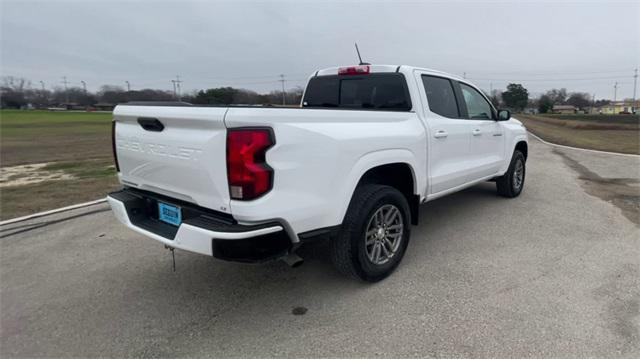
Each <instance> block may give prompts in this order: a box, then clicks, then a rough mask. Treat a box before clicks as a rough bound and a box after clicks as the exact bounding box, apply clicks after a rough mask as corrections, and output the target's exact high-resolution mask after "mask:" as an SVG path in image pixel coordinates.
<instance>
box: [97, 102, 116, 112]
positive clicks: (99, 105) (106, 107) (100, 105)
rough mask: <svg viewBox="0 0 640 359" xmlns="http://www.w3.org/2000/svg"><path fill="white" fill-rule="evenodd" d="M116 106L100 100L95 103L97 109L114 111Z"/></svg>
mask: <svg viewBox="0 0 640 359" xmlns="http://www.w3.org/2000/svg"><path fill="white" fill-rule="evenodd" d="M114 107H116V106H115V105H114V104H112V103H107V102H98V103H97V104H95V105H93V108H95V109H96V110H97V111H113V108H114Z"/></svg>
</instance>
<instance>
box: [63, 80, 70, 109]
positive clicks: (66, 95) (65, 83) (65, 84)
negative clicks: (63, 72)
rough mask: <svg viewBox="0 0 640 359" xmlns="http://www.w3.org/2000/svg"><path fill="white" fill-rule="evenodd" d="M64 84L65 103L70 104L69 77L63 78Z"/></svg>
mask: <svg viewBox="0 0 640 359" xmlns="http://www.w3.org/2000/svg"><path fill="white" fill-rule="evenodd" d="M62 83H63V84H64V102H66V103H69V91H67V84H68V83H69V81H67V76H62Z"/></svg>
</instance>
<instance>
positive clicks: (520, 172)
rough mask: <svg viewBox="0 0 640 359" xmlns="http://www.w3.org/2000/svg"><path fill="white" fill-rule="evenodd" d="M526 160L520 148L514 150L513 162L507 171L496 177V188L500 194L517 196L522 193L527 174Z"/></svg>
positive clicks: (511, 196) (508, 196)
mask: <svg viewBox="0 0 640 359" xmlns="http://www.w3.org/2000/svg"><path fill="white" fill-rule="evenodd" d="M525 164H526V160H525V158H524V154H522V152H520V151H519V150H515V151H514V152H513V157H512V158H511V163H510V164H509V169H508V170H507V172H506V173H505V174H504V175H502V176H501V177H498V178H497V179H496V188H497V189H498V194H499V195H501V196H503V197H507V198H515V197H518V196H519V195H520V193H521V192H522V189H523V188H524V180H525V174H526V166H525Z"/></svg>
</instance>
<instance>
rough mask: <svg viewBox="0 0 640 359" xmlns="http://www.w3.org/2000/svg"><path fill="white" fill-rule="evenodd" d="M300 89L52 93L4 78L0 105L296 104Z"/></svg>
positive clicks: (108, 89) (77, 90)
mask: <svg viewBox="0 0 640 359" xmlns="http://www.w3.org/2000/svg"><path fill="white" fill-rule="evenodd" d="M302 91H303V90H302V88H301V87H295V88H292V89H289V90H286V91H285V92H284V96H283V92H282V91H275V90H274V91H271V92H269V93H266V94H260V93H258V92H256V91H252V90H247V89H239V88H233V87H219V88H210V89H206V90H199V91H192V92H190V93H186V94H182V95H181V96H179V97H178V96H176V95H175V94H174V93H173V92H172V91H166V90H157V89H142V90H130V91H128V90H126V89H125V88H123V87H121V86H113V85H104V86H102V87H100V89H99V90H98V91H96V92H92V91H86V90H84V89H83V88H79V87H70V88H67V89H64V88H62V87H57V88H54V89H53V90H48V89H39V88H34V87H33V86H31V83H30V82H29V81H28V80H26V79H23V78H15V77H11V76H8V77H4V78H3V79H2V83H1V84H0V106H1V107H2V108H27V107H32V108H47V107H59V106H65V105H73V106H78V107H86V108H90V107H92V106H95V105H99V104H104V105H116V104H118V103H124V102H130V101H184V102H189V103H193V104H209V105H218V104H219V105H227V104H238V105H240V104H242V105H281V104H282V103H283V97H284V102H285V103H286V104H289V105H292V104H298V103H300V99H301V98H302Z"/></svg>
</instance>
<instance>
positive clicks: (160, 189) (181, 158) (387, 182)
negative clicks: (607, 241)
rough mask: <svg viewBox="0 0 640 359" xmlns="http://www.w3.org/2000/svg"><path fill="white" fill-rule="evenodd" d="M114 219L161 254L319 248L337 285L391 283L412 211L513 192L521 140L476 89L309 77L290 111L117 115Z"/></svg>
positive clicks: (379, 71)
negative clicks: (486, 191) (164, 250)
mask: <svg viewBox="0 0 640 359" xmlns="http://www.w3.org/2000/svg"><path fill="white" fill-rule="evenodd" d="M113 148H114V155H115V161H116V167H117V169H118V177H119V179H120V182H121V183H122V184H123V189H122V190H121V191H118V192H114V193H111V194H109V196H108V201H109V203H110V205H111V207H112V209H113V212H114V213H115V216H116V217H117V218H118V220H120V221H121V222H122V223H124V224H125V225H126V226H128V227H129V228H131V229H133V230H134V231H137V232H139V233H142V234H143V235H146V236H148V237H151V238H153V239H155V240H157V241H159V242H161V243H163V244H165V245H166V246H168V247H169V248H179V249H183V250H187V251H191V252H195V253H201V254H204V255H209V256H213V257H216V258H220V259H225V260H231V261H240V262H261V261H266V260H272V259H285V260H286V259H289V260H290V259H291V258H298V257H297V256H296V255H295V251H296V249H298V248H299V247H300V246H301V245H302V244H304V243H305V242H308V241H312V240H315V239H318V238H329V239H330V241H331V243H330V247H331V255H332V259H333V261H334V263H335V265H336V267H337V268H338V269H339V270H340V271H341V272H343V273H345V274H347V275H350V276H353V277H356V278H360V279H362V280H364V281H371V282H374V281H378V280H381V279H383V278H385V277H386V276H388V275H389V274H390V273H391V272H392V271H393V270H394V269H395V268H396V267H397V266H398V264H399V263H400V261H401V259H402V257H403V255H404V252H405V250H406V248H407V245H408V243H409V236H410V230H411V224H413V225H415V224H417V223H418V218H419V215H418V211H419V207H420V204H422V203H424V202H427V201H430V200H433V199H436V198H438V197H441V196H444V195H447V194H449V193H453V192H456V191H459V190H461V189H463V188H466V187H469V186H472V185H474V184H477V183H479V182H483V181H490V180H493V181H495V182H496V185H497V192H498V193H499V194H500V195H502V196H505V197H517V196H518V195H519V194H520V192H521V191H522V189H523V185H524V179H525V162H526V159H527V151H528V145H527V133H526V130H525V128H524V126H523V125H522V123H521V122H519V121H517V120H515V119H513V118H511V115H510V113H509V111H506V110H500V111H498V110H496V109H495V108H494V107H493V106H492V104H491V103H490V102H489V101H488V100H487V98H486V96H485V95H483V93H482V91H480V90H479V89H478V88H477V87H475V86H474V85H473V84H471V83H469V82H468V81H466V80H464V79H461V78H459V77H457V76H454V75H450V74H446V73H443V72H439V71H434V70H428V69H422V68H416V67H410V66H389V65H358V66H348V67H335V68H329V69H325V70H320V71H317V72H315V73H314V74H313V75H312V76H311V77H310V78H309V82H308V85H307V87H306V90H305V92H304V95H303V98H302V103H301V106H300V108H260V107H250V106H245V107H233V106H228V107H201V106H191V105H188V104H182V106H181V105H180V104H153V105H148V104H124V105H118V106H117V107H116V109H115V110H114V122H113Z"/></svg>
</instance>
